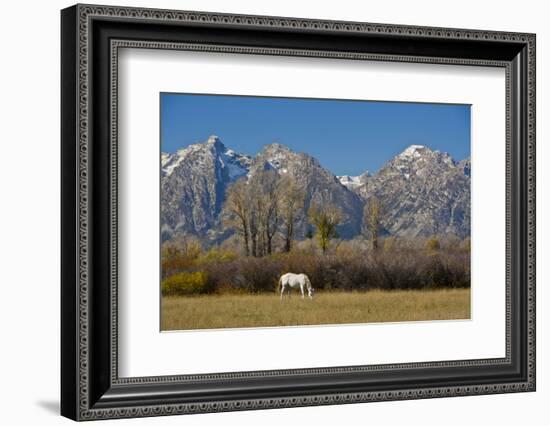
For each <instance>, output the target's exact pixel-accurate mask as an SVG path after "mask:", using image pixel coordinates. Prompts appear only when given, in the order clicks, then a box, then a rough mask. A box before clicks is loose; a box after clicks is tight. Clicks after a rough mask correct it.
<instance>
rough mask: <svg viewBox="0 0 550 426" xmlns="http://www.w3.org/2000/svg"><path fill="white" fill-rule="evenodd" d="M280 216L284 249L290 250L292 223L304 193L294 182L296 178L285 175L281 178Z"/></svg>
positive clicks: (302, 202) (301, 203)
mask: <svg viewBox="0 0 550 426" xmlns="http://www.w3.org/2000/svg"><path fill="white" fill-rule="evenodd" d="M280 186H281V190H282V196H281V198H282V200H281V216H282V222H283V237H284V240H285V245H284V251H286V252H290V249H291V248H292V237H293V236H294V224H295V222H296V217H297V213H298V211H300V210H301V209H302V208H303V207H304V199H305V194H304V191H302V190H301V189H300V188H298V185H297V183H296V180H294V179H292V178H290V177H285V178H283V179H281V184H280Z"/></svg>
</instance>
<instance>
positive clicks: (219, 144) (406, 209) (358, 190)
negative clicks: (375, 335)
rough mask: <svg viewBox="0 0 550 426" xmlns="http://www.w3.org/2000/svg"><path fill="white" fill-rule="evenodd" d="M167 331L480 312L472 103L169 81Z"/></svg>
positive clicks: (163, 202) (163, 144)
mask: <svg viewBox="0 0 550 426" xmlns="http://www.w3.org/2000/svg"><path fill="white" fill-rule="evenodd" d="M160 127H161V128H160V151H161V153H160V181H161V184H160V217H161V219H160V230H159V231H160V242H161V245H160V262H161V265H160V304H161V318H160V329H161V331H172V330H197V329H203V330H204V329H222V328H255V327H284V326H312V325H327V324H358V323H381V322H401V321H434V320H438V321H440V320H467V319H470V309H471V292H470V257H471V253H470V251H471V244H470V216H471V215H470V211H471V195H470V192H471V191H470V187H471V182H470V181H471V161H470V141H471V135H470V133H471V123H470V105H464V104H435V103H415V102H391V101H368V100H341V99H308V98H282V97H256V96H236V95H210V94H209V95H205V94H187V93H161V94H160Z"/></svg>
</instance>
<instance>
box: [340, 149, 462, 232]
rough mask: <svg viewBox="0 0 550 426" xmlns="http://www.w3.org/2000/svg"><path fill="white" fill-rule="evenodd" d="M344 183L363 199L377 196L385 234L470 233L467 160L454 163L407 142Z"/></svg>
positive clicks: (438, 154) (447, 157)
mask: <svg viewBox="0 0 550 426" xmlns="http://www.w3.org/2000/svg"><path fill="white" fill-rule="evenodd" d="M361 176H363V175H361ZM353 179H355V181H357V180H358V179H359V178H352V181H353ZM344 184H346V183H345V182H344ZM346 186H347V187H348V188H349V189H350V190H352V191H354V192H355V193H356V194H358V195H359V196H360V197H361V198H362V199H363V200H364V201H365V202H369V200H370V199H371V198H372V197H377V198H378V200H379V201H380V204H381V218H382V225H383V226H384V228H385V231H386V232H387V233H388V234H391V235H396V236H400V237H419V236H429V235H435V234H455V235H457V236H459V237H461V238H464V237H466V236H468V235H469V234H470V160H469V159H466V160H462V161H461V162H459V163H456V162H455V161H454V160H453V159H452V158H451V157H450V156H449V154H447V153H444V152H439V151H433V150H431V149H430V148H428V147H425V146H421V145H412V146H410V147H409V148H407V149H406V150H405V151H403V152H402V153H401V154H399V155H397V156H396V157H394V158H393V159H392V160H390V161H389V162H388V163H386V164H385V165H384V166H383V167H382V168H381V169H380V170H379V171H378V172H377V173H375V174H374V175H372V176H369V177H367V178H363V180H362V182H361V183H360V184H352V185H349V184H346Z"/></svg>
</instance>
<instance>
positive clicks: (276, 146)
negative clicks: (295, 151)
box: [262, 142, 292, 152]
mask: <svg viewBox="0 0 550 426" xmlns="http://www.w3.org/2000/svg"><path fill="white" fill-rule="evenodd" d="M262 151H263V152H279V151H283V152H292V150H291V149H290V148H289V147H288V146H286V145H283V144H282V143H279V142H273V143H268V144H265V145H264V147H263V149H262Z"/></svg>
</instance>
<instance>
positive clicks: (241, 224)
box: [223, 180, 251, 256]
mask: <svg viewBox="0 0 550 426" xmlns="http://www.w3.org/2000/svg"><path fill="white" fill-rule="evenodd" d="M249 192H250V189H249V187H248V184H247V182H246V181H244V180H239V181H237V182H235V183H234V184H233V185H231V186H230V187H229V189H228V191H227V199H226V201H225V204H224V207H223V218H224V222H225V225H226V226H228V227H230V228H233V229H235V230H236V231H237V232H238V233H239V235H241V237H242V239H243V247H244V252H245V255H246V256H249V255H250V245H249V239H250V236H251V232H250V228H251V226H250V194H249Z"/></svg>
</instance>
